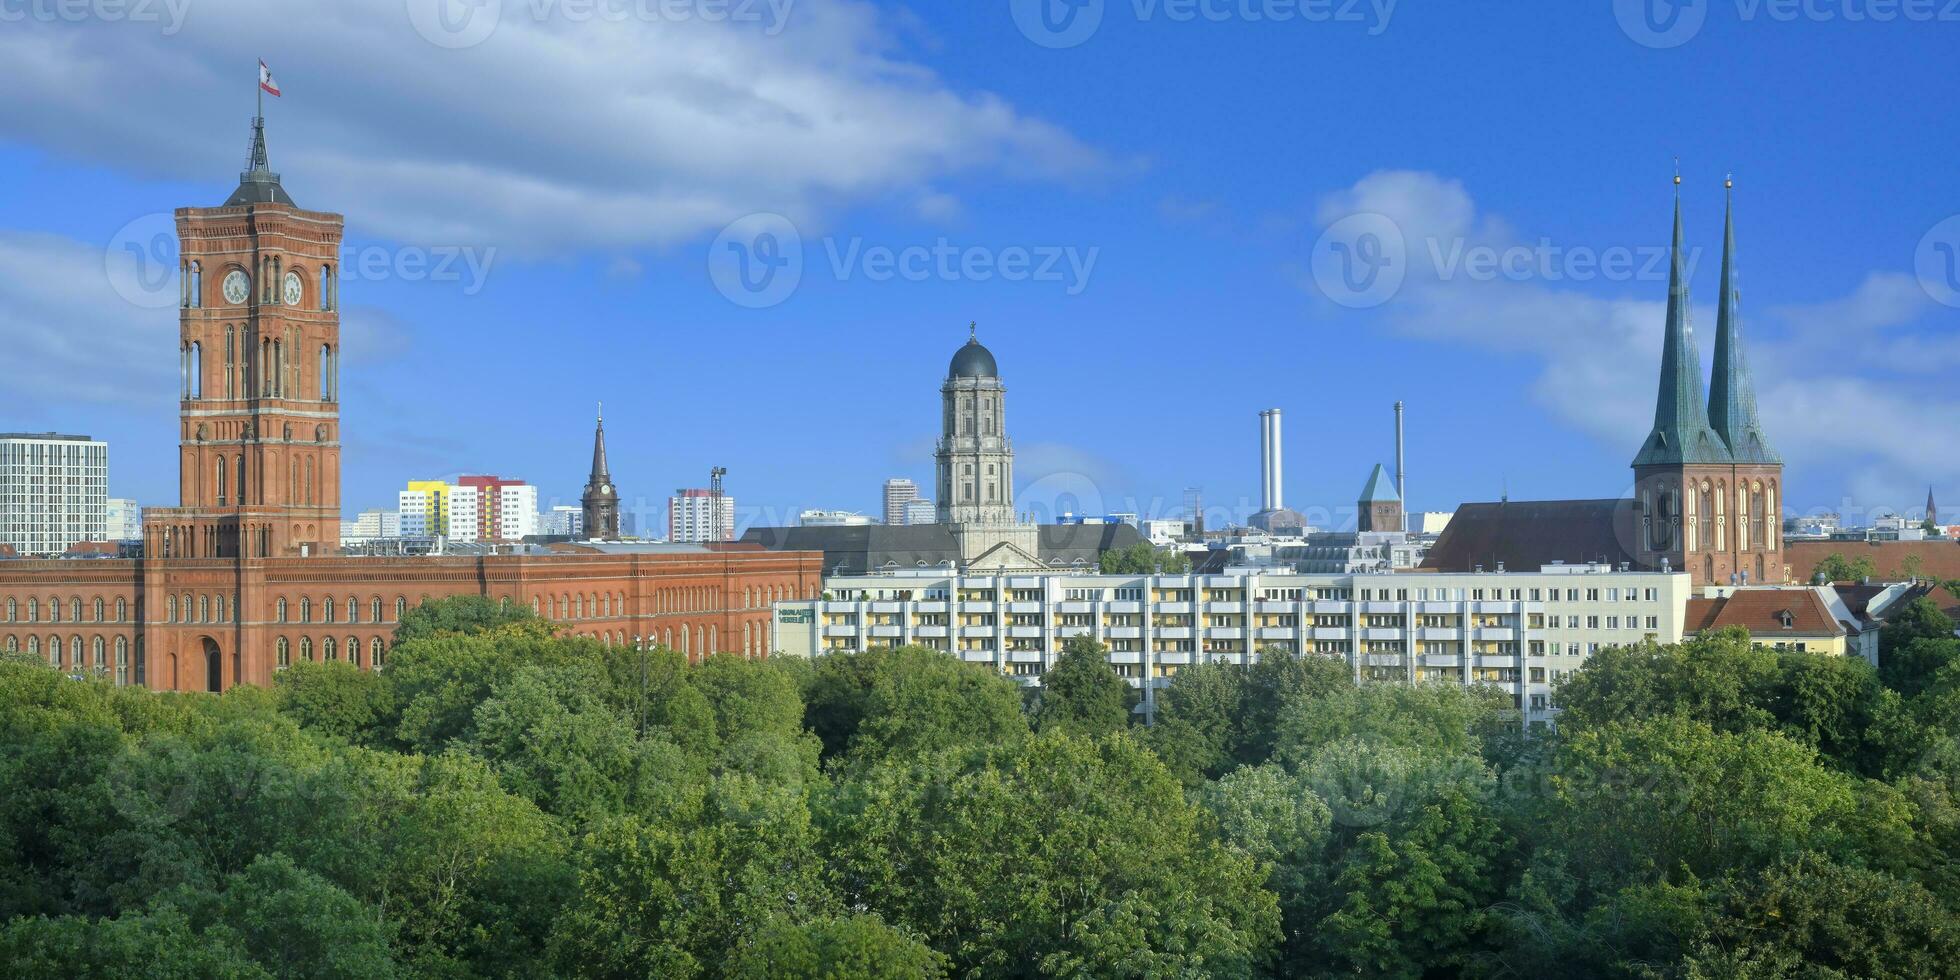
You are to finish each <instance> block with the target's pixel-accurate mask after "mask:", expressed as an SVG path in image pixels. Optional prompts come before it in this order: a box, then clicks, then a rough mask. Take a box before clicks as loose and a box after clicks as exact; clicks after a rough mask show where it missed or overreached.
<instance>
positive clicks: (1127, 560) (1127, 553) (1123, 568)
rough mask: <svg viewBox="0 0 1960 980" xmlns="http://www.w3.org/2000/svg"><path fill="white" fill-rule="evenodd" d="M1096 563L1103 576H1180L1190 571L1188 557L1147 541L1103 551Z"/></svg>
mask: <svg viewBox="0 0 1960 980" xmlns="http://www.w3.org/2000/svg"><path fill="white" fill-rule="evenodd" d="M1096 562H1097V565H1098V566H1099V568H1100V570H1101V572H1102V573H1103V574H1104V575H1182V574H1184V573H1185V572H1188V571H1190V570H1191V558H1190V556H1188V555H1186V554H1185V553H1184V552H1182V551H1179V550H1176V549H1159V548H1157V547H1155V546H1154V545H1152V544H1151V543H1150V542H1148V541H1139V542H1137V543H1136V544H1133V545H1131V546H1129V547H1128V548H1117V549H1112V550H1110V551H1105V552H1103V553H1102V554H1101V555H1099V556H1097V559H1096Z"/></svg>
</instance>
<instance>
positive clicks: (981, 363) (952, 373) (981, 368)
mask: <svg viewBox="0 0 1960 980" xmlns="http://www.w3.org/2000/svg"><path fill="white" fill-rule="evenodd" d="M946 376H947V377H948V378H998V377H1000V366H999V365H998V364H995V363H994V352H993V351H990V350H988V349H987V348H985V347H982V346H980V341H979V339H978V338H977V337H968V338H967V339H966V344H965V345H963V346H962V347H960V349H959V350H957V351H954V352H953V363H951V364H949V365H947V367H946Z"/></svg>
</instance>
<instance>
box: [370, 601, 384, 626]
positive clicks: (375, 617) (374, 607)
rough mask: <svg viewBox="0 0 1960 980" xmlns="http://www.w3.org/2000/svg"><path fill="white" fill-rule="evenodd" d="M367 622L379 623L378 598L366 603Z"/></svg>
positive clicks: (379, 607) (379, 605) (379, 604)
mask: <svg viewBox="0 0 1960 980" xmlns="http://www.w3.org/2000/svg"><path fill="white" fill-rule="evenodd" d="M368 621H369V622H373V623H378V622H381V597H380V596H375V597H374V598H373V600H371V601H370V602H369V603H368Z"/></svg>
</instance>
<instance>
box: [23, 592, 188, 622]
mask: <svg viewBox="0 0 1960 980" xmlns="http://www.w3.org/2000/svg"><path fill="white" fill-rule="evenodd" d="M29 601H30V602H31V601H32V600H29ZM163 605H164V610H165V617H164V622H166V623H174V622H176V621H177V597H176V596H174V595H173V596H169V597H168V598H166V599H165V600H164V604H163Z"/></svg>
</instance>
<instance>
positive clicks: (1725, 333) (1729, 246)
mask: <svg viewBox="0 0 1960 980" xmlns="http://www.w3.org/2000/svg"><path fill="white" fill-rule="evenodd" d="M1722 187H1723V190H1724V195H1723V196H1724V197H1725V198H1726V204H1727V207H1726V209H1725V212H1724V215H1723V219H1722V295H1721V299H1720V302H1719V304H1718V307H1717V309H1718V310H1719V312H1718V313H1716V316H1715V374H1714V376H1713V377H1712V378H1711V379H1710V380H1709V383H1708V422H1709V425H1710V426H1712V427H1713V428H1714V429H1715V434H1716V435H1719V436H1721V437H1722V442H1723V443H1724V444H1725V445H1726V446H1727V447H1728V450H1729V455H1730V456H1732V457H1733V458H1734V459H1735V461H1736V462H1738V463H1780V462H1782V461H1783V460H1782V458H1781V457H1779V456H1777V455H1776V450H1774V449H1771V448H1770V445H1769V439H1768V437H1767V436H1765V435H1764V434H1763V423H1762V420H1761V419H1759V418H1758V417H1757V415H1756V386H1755V383H1754V382H1753V381H1752V380H1751V378H1750V376H1749V359H1748V357H1747V355H1746V354H1745V353H1744V352H1743V349H1742V317H1741V314H1740V312H1739V311H1738V309H1737V306H1738V304H1739V301H1740V294H1739V293H1738V292H1737V290H1736V287H1735V191H1734V188H1735V181H1734V179H1733V178H1731V179H1726V180H1724V181H1722Z"/></svg>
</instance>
